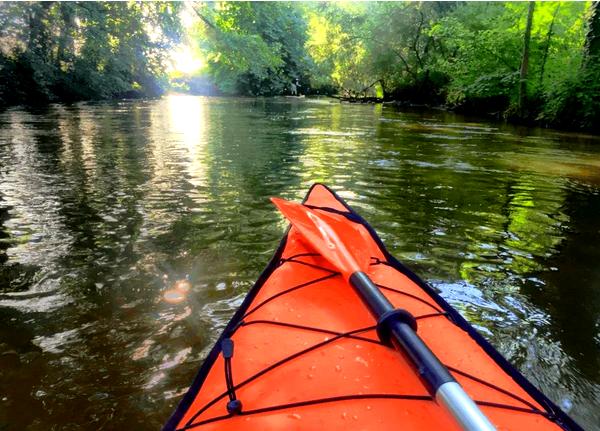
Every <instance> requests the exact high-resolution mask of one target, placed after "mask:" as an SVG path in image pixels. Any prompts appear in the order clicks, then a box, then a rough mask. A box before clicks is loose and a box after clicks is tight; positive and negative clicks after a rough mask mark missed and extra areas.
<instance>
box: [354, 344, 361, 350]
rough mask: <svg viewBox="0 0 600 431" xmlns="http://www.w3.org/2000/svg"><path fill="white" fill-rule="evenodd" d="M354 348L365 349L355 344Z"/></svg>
mask: <svg viewBox="0 0 600 431" xmlns="http://www.w3.org/2000/svg"><path fill="white" fill-rule="evenodd" d="M354 348H355V349H362V348H363V346H361V345H360V344H355V345H354Z"/></svg>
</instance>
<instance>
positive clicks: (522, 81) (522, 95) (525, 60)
mask: <svg viewBox="0 0 600 431" xmlns="http://www.w3.org/2000/svg"><path fill="white" fill-rule="evenodd" d="M534 8H535V3H534V2H532V1H530V2H529V10H528V12H527V24H526V26H525V37H524V41H523V57H522V59H521V72H520V74H519V115H520V116H521V117H523V114H524V112H525V99H526V98H527V70H528V69H529V41H530V40H531V23H532V22H533V9H534Z"/></svg>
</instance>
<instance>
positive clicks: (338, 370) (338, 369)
mask: <svg viewBox="0 0 600 431" xmlns="http://www.w3.org/2000/svg"><path fill="white" fill-rule="evenodd" d="M335 371H337V372H338V373H339V372H340V371H342V367H341V366H340V365H336V366H335Z"/></svg>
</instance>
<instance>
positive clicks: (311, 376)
mask: <svg viewBox="0 0 600 431" xmlns="http://www.w3.org/2000/svg"><path fill="white" fill-rule="evenodd" d="M307 377H308V378H309V379H314V378H315V376H314V375H312V374H309V375H308V376H307Z"/></svg>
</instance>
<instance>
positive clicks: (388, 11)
mask: <svg viewBox="0 0 600 431" xmlns="http://www.w3.org/2000/svg"><path fill="white" fill-rule="evenodd" d="M182 44H185V45H186V46H187V47H188V48H189V50H190V51H191V52H192V54H193V55H194V56H195V57H196V58H198V59H201V62H200V63H201V64H200V65H198V66H196V67H195V68H194V69H193V70H186V71H182V70H176V69H173V68H169V67H168V66H167V65H168V64H169V61H170V55H171V54H172V52H173V51H174V50H175V49H176V48H177V47H178V46H181V45H182ZM294 90H297V91H298V94H302V95H306V96H312V95H324V96H331V97H335V98H338V99H339V100H340V101H347V102H357V103H378V102H385V103H390V104H394V105H398V106H423V107H437V108H443V109H447V110H451V111H456V112H459V113H464V114H476V115H480V116H491V117H494V118H496V119H502V120H505V121H509V122H512V123H521V124H526V125H533V126H542V127H552V128H558V129H565V130H575V131H585V132H592V133H600V2H522V3H517V2H482V3H469V2H456V3H455V2H426V3H386V2H384V3H338V2H336V3H326V2H318V3H317V2H315V3H312V2H311V3H309V2H297V3H292V2H262V3H259V2H256V3H254V2H243V3H235V2H212V3H208V2H207V3H205V2H190V3H175V2H173V3H171V2H115V3H112V2H97V3H93V2H4V3H2V4H0V108H1V107H7V106H13V105H44V104H48V103H55V102H67V103H68V102H75V101H81V100H104V99H121V98H144V97H156V96H159V95H160V94H162V93H163V92H165V91H176V92H180V93H181V92H186V93H191V94H202V95H223V96H228V95H231V96H250V97H253V96H254V97H256V96H260V97H269V96H280V95H290V94H292V93H293V91H294Z"/></svg>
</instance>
